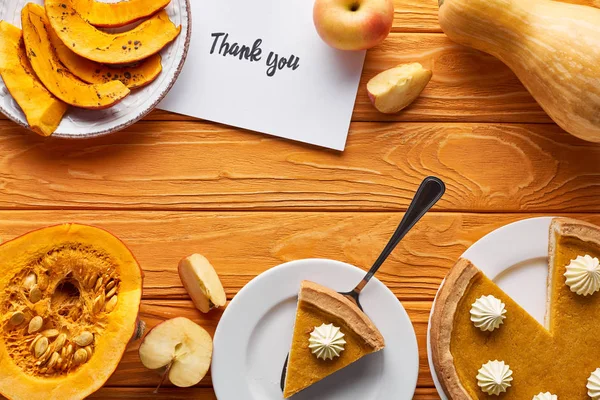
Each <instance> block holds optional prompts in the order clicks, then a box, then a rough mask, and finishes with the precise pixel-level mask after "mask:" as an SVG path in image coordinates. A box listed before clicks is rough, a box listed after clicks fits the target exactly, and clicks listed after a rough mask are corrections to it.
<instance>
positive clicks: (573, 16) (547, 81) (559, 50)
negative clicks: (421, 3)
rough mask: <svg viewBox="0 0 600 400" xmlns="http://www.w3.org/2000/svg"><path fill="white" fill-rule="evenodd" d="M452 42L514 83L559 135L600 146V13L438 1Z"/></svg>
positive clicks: (539, 4)
mask: <svg viewBox="0 0 600 400" xmlns="http://www.w3.org/2000/svg"><path fill="white" fill-rule="evenodd" d="M439 5H440V10H439V21H440V25H441V27H442V29H443V30H444V32H445V33H446V35H448V37H449V38H450V39H452V40H453V41H455V42H457V43H460V44H462V45H465V46H470V47H473V48H475V49H478V50H481V51H484V52H486V53H489V54H491V55H493V56H495V57H497V58H498V59H500V60H501V61H502V62H504V63H505V64H506V65H508V66H509V67H510V68H511V69H512V70H513V71H514V73H515V74H516V75H517V76H518V77H519V79H520V80H521V82H522V83H523V84H524V85H525V87H526V88H527V90H529V92H530V93H531V94H532V95H533V97H534V98H535V99H536V100H537V101H538V103H539V104H540V105H541V106H542V108H543V109H544V110H545V111H546V112H547V113H548V115H549V116H550V117H551V118H552V119H553V120H554V121H555V122H556V123H557V124H558V125H560V126H561V127H562V128H563V129H564V130H566V131H567V132H569V133H571V134H572V135H575V136H577V137H580V138H581V139H585V140H588V141H592V142H600V10H599V9H596V8H592V7H587V6H581V5H574V4H567V3H560V2H556V1H550V0H527V1H518V0H439Z"/></svg>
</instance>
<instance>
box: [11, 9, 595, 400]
mask: <svg viewBox="0 0 600 400" xmlns="http://www.w3.org/2000/svg"><path fill="white" fill-rule="evenodd" d="M594 1H597V0H594ZM395 6H396V18H395V23H394V29H393V33H392V34H391V35H390V37H389V38H388V39H387V40H386V41H385V43H383V44H382V45H381V46H379V47H377V48H375V49H373V50H371V51H369V53H368V56H367V61H366V65H365V69H364V73H363V79H362V82H361V86H360V91H359V95H358V99H357V102H356V107H355V111H354V115H353V123H352V125H351V129H350V136H349V139H348V145H347V147H346V151H345V152H343V153H338V152H334V151H327V150H322V149H319V148H315V147H311V146H307V145H302V144H298V143H294V142H290V141H286V140H282V139H276V138H273V137H269V136H265V135H261V134H256V133H251V132H247V131H243V130H240V129H234V128H230V127H226V126H223V125H219V124H215V123H210V122H205V121H199V120H194V119H191V118H186V117H182V116H178V115H174V114H169V113H166V112H161V111H155V112H153V113H152V114H151V115H150V116H149V117H148V118H146V119H145V120H144V121H142V122H140V123H138V124H136V125H135V126H133V127H131V128H130V129H127V130H126V131H125V132H122V133H119V134H115V135H112V136H109V137H104V138H99V139H94V140H89V141H65V140H58V139H52V138H50V139H43V138H39V137H37V136H35V135H33V134H30V133H29V132H26V131H25V130H23V129H20V128H18V127H17V126H16V125H15V124H13V123H12V122H10V121H8V120H6V119H1V120H0V130H1V132H0V162H1V164H0V188H1V192H0V207H1V209H0V220H1V222H0V237H1V238H2V240H6V239H10V238H12V237H14V236H17V235H19V234H22V233H25V232H27V231H29V230H32V229H34V228H37V227H41V226H45V225H50V224H57V223H61V222H69V221H73V222H82V223H89V224H94V225H98V226H101V227H103V228H106V229H108V230H110V231H111V232H113V233H114V234H115V235H117V236H119V237H120V238H122V239H123V240H124V242H125V243H126V244H127V245H128V246H130V248H131V249H132V251H133V252H134V254H135V255H136V256H137V257H138V259H139V261H140V263H141V265H142V267H143V268H144V271H145V274H146V278H145V283H144V300H143V303H142V308H141V317H142V318H143V319H144V320H145V321H146V322H147V323H148V325H149V327H152V326H154V325H156V324H157V323H158V322H159V321H161V320H164V319H168V318H172V317H175V316H181V315H183V316H187V317H189V318H192V319H193V320H195V321H197V322H198V323H200V324H201V325H202V326H204V327H205V328H206V329H207V330H208V331H209V332H211V333H214V330H215V328H216V325H217V322H218V321H219V317H220V315H221V312H219V311H216V312H212V313H211V314H208V315H202V314H201V313H199V312H198V311H196V310H195V309H194V308H193V306H192V303H191V302H190V301H189V299H188V297H187V295H186V293H185V291H184V289H183V287H182V285H181V282H180V280H179V277H178V275H177V271H176V267H177V262H178V260H179V259H180V258H181V257H183V256H186V255H188V254H190V253H194V252H199V253H202V254H204V255H206V256H207V257H208V258H209V259H210V260H211V261H212V263H213V264H214V265H215V266H216V268H217V270H218V271H219V273H220V276H221V279H222V281H223V284H224V285H225V288H226V291H227V295H228V297H229V298H232V297H233V296H235V294H236V293H237V292H238V291H239V290H240V289H241V288H242V286H244V285H245V284H246V283H247V282H248V281H250V280H251V279H252V278H254V277H255V276H256V275H257V274H259V273H261V272H263V271H265V270H267V269H269V268H271V267H273V266H275V265H277V264H280V263H282V262H285V261H290V260H296V259H301V258H307V257H326V258H332V259H337V260H341V261H345V262H349V263H352V264H355V265H357V266H360V267H362V268H367V267H369V266H370V265H371V263H372V262H373V260H375V258H376V257H377V255H378V252H379V251H380V250H381V249H382V248H383V246H384V245H385V243H386V241H387V239H388V237H389V236H390V235H391V233H392V232H393V230H394V229H395V227H396V225H397V223H398V221H399V220H400V219H401V217H402V212H403V211H404V210H405V209H406V207H407V205H408V202H409V201H410V198H411V196H412V194H413V192H414V190H415V189H416V187H417V185H418V184H419V182H420V181H421V179H422V178H423V177H425V176H426V175H430V174H433V175H437V176H439V177H441V178H443V179H444V180H445V181H446V183H447V186H448V190H447V193H446V195H445V196H444V198H443V199H442V200H441V201H440V203H439V204H438V206H437V207H436V208H435V209H434V210H433V211H432V212H431V213H429V214H428V215H427V216H426V217H425V218H424V219H423V220H422V221H421V222H420V223H419V224H418V225H417V226H416V228H415V229H414V231H413V232H411V233H410V234H409V235H408V236H407V237H406V239H405V240H404V241H403V242H402V243H401V244H400V245H399V246H398V248H397V250H396V251H395V252H394V253H393V254H392V256H391V258H390V259H389V261H388V262H387V263H386V264H385V265H384V266H383V268H382V269H381V271H380V272H379V274H378V277H379V278H380V279H381V280H382V281H383V282H384V283H385V284H386V285H387V286H388V287H389V288H390V289H391V290H392V291H393V292H394V293H395V294H396V295H397V296H398V298H399V299H400V300H401V301H402V302H403V304H404V306H405V307H406V309H407V310H408V313H409V314H410V317H411V318H412V321H413V323H414V326H415V330H416V333H417V337H418V341H419V349H420V355H421V360H420V361H421V364H420V375H419V381H418V389H417V392H416V394H415V399H420V400H425V399H435V398H438V396H437V394H436V391H435V389H434V388H433V382H432V379H431V375H430V372H429V368H428V365H427V357H426V349H425V343H426V329H427V318H428V315H429V310H430V307H431V302H432V300H433V297H434V295H435V293H436V290H437V288H438V286H439V284H440V282H441V281H442V279H443V277H444V275H445V274H446V272H447V271H448V269H449V268H450V266H451V265H452V264H453V263H454V262H455V261H456V259H457V257H458V256H459V255H460V254H461V253H462V252H463V251H464V250H465V249H466V248H467V247H468V246H469V245H471V244H472V243H473V242H474V241H476V240H477V239H479V238H480V237H481V236H483V235H485V234H486V233H488V232H490V231H492V230H494V229H496V228H498V227H500V226H501V225H504V224H506V223H509V222H512V221H516V220H519V219H523V218H528V217H532V216H537V215H559V214H561V215H563V214H565V215H567V214H568V215H571V216H574V217H577V218H582V219H585V220H590V221H592V222H596V223H600V214H599V212H600V201H599V200H598V196H600V161H599V160H600V146H597V145H593V144H590V143H586V142H583V141H581V140H578V139H576V138H574V137H572V136H570V135H568V134H566V133H565V132H563V131H562V130H561V129H559V128H558V127H557V126H556V125H554V124H553V123H552V121H551V120H550V119H549V117H548V116H546V114H545V113H544V112H543V111H542V110H541V108H540V107H539V106H538V105H537V104H536V102H535V101H534V100H533V98H532V97H531V96H530V95H529V94H528V93H527V91H526V90H525V89H524V88H523V86H522V85H521V84H520V83H519V81H518V80H517V78H516V77H515V76H514V75H513V74H512V72H511V71H510V70H509V69H508V68H507V67H505V66H504V65H502V64H501V63H500V62H499V61H497V60H496V59H494V58H493V57H490V56H488V55H485V54H483V53H479V52H477V51H474V50H470V49H467V48H465V47H461V46H458V45H456V44H453V43H452V42H451V41H450V40H448V39H447V38H446V37H445V36H444V35H443V33H441V31H440V28H439V26H438V24H437V15H436V14H437V2H436V0H395ZM411 61H419V62H421V63H422V64H423V65H424V66H426V67H429V68H431V69H432V70H433V79H432V81H431V83H430V85H429V86H428V87H427V88H426V89H425V91H424V93H423V95H422V97H421V98H420V99H419V100H417V102H416V103H415V104H414V105H413V106H411V107H410V108H409V109H407V110H405V111H404V112H402V113H400V114H398V115H392V116H385V115H382V114H379V113H378V112H377V111H376V110H375V109H373V108H372V106H371V105H370V103H369V101H368V98H367V94H366V91H365V84H366V82H367V80H368V79H370V78H371V77H372V76H374V75H375V74H376V73H378V72H379V71H382V70H384V69H386V68H389V67H392V66H395V65H396V64H399V63H403V62H411ZM158 381H159V377H158V376H157V375H155V374H154V373H153V372H150V371H147V370H145V369H144V367H143V366H142V365H141V363H140V362H139V360H138V356H137V345H133V346H131V347H130V349H129V350H128V351H127V353H126V354H125V356H124V358H123V361H122V363H121V365H120V366H119V368H118V370H117V371H116V372H115V374H114V375H113V376H112V377H111V378H110V380H109V381H108V383H107V385H106V387H105V388H103V389H101V390H100V391H99V392H97V394H96V395H94V397H95V398H110V399H117V398H129V397H132V396H136V397H138V398H148V399H153V400H156V399H178V398H195V399H215V395H214V392H213V390H212V388H211V379H210V377H207V378H206V379H204V380H203V381H202V382H201V383H200V384H199V385H198V386H197V387H195V388H190V389H184V390H181V389H174V388H169V387H166V388H164V389H162V391H161V394H160V395H158V396H156V395H152V390H153V388H154V386H155V385H156V384H157V383H158Z"/></svg>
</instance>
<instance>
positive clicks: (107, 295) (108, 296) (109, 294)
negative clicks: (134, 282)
mask: <svg viewBox="0 0 600 400" xmlns="http://www.w3.org/2000/svg"><path fill="white" fill-rule="evenodd" d="M115 293H117V288H116V287H114V288H112V289H110V291H109V292H108V293H107V294H106V298H107V299H110V298H111V297H113V296H114V295H115Z"/></svg>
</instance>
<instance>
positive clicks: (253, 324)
mask: <svg viewBox="0 0 600 400" xmlns="http://www.w3.org/2000/svg"><path fill="white" fill-rule="evenodd" d="M364 274H365V272H364V271H363V270H361V269H359V268H357V267H355V266H352V265H350V264H346V263H342V262H339V261H333V260H324V259H307V260H299V261H292V262H289V263H285V264H282V265H279V266H277V267H275V268H272V269H270V270H268V271H266V272H265V273H263V274H261V275H259V276H258V277H256V278H255V279H253V280H252V281H251V282H250V283H248V284H247V285H246V286H245V287H244V288H243V289H242V290H240V292H239V293H238V294H237V295H236V296H235V298H234V299H233V300H232V301H231V303H230V304H229V305H228V307H227V309H226V310H225V312H224V313H223V316H222V318H221V321H220V322H219V326H218V327H217V331H216V333H215V338H214V353H213V362H212V372H211V373H212V382H213V385H214V388H215V392H216V395H217V397H218V398H219V400H279V399H283V394H282V392H281V388H280V378H281V370H282V368H283V364H284V361H285V359H286V356H287V354H288V351H289V350H290V344H291V341H292V333H293V327H294V319H295V315H296V305H297V295H298V290H299V289H300V282H301V281H303V280H310V281H313V282H316V283H319V284H321V285H324V286H327V287H330V288H332V289H334V290H338V291H348V290H351V289H352V288H354V286H355V285H356V284H357V283H358V282H359V281H360V280H361V279H362V278H363V277H364ZM360 302H361V304H362V306H363V309H364V311H365V312H366V314H367V315H368V316H369V318H371V320H372V321H373V323H374V324H375V326H377V328H378V329H379V330H380V332H381V334H382V335H383V337H384V339H385V342H386V347H385V348H384V349H383V350H382V351H380V352H377V353H374V354H370V355H368V356H366V357H364V358H362V359H360V360H359V361H357V362H355V363H354V364H352V365H350V366H348V367H346V368H344V369H342V370H340V371H338V372H336V373H334V374H333V375H331V376H329V377H327V378H325V379H323V380H322V381H320V382H318V383H316V384H314V385H312V386H311V387H309V388H307V389H306V390H304V391H302V392H300V393H298V394H296V395H295V396H293V397H291V399H293V400H308V399H311V400H314V399H319V400H348V399H361V400H389V399H395V400H404V399H406V400H408V399H412V397H413V394H414V391H415V388H416V385H417V375H418V373H419V351H418V348H417V339H416V336H415V331H414V328H413V326H412V323H411V322H410V319H409V317H408V315H407V313H406V311H405V309H404V307H402V304H401V303H400V302H399V301H398V299H397V298H396V296H395V295H394V294H393V293H392V292H391V291H390V290H389V289H388V288H387V287H386V286H385V285H384V284H383V283H381V282H380V281H379V280H377V279H376V278H373V279H372V280H371V281H370V282H369V284H368V285H367V286H366V288H365V289H364V291H363V292H362V294H361V296H360Z"/></svg>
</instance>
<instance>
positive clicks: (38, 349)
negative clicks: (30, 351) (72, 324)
mask: <svg viewBox="0 0 600 400" xmlns="http://www.w3.org/2000/svg"><path fill="white" fill-rule="evenodd" d="M46 350H48V338H47V337H45V336H42V337H41V338H40V339H39V340H37V341H36V342H35V346H34V354H35V358H40V357H41V356H42V355H44V353H45V352H46Z"/></svg>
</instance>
